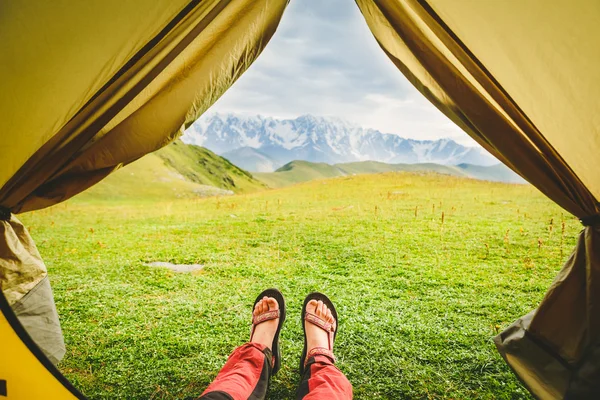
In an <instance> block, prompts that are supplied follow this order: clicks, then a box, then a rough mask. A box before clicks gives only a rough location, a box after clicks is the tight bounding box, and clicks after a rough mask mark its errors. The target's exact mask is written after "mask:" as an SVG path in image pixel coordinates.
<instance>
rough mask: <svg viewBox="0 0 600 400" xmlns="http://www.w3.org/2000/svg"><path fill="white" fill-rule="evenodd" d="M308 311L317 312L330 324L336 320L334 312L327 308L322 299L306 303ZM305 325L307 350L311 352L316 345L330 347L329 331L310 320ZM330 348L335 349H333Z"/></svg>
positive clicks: (317, 314) (316, 313)
mask: <svg viewBox="0 0 600 400" xmlns="http://www.w3.org/2000/svg"><path fill="white" fill-rule="evenodd" d="M306 311H307V312H310V313H313V314H315V315H316V316H317V317H319V318H321V319H322V320H323V321H326V322H328V323H330V324H333V323H334V322H335V319H334V318H333V314H331V310H330V309H329V308H327V306H326V305H325V304H323V302H322V301H321V300H319V301H316V300H311V301H309V302H308V304H307V305H306ZM305 327H306V346H307V348H306V351H307V352H310V351H311V350H312V349H314V348H315V347H324V348H326V349H329V337H328V336H327V332H325V331H324V330H323V329H321V328H319V327H318V326H316V325H314V324H312V323H310V322H308V321H306V324H305ZM330 350H332V351H333V349H330Z"/></svg>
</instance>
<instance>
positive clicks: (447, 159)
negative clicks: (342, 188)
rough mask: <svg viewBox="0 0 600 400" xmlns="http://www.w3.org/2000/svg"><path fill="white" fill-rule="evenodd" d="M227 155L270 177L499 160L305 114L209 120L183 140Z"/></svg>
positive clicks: (224, 116) (191, 129) (477, 150)
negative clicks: (296, 170)
mask: <svg viewBox="0 0 600 400" xmlns="http://www.w3.org/2000/svg"><path fill="white" fill-rule="evenodd" d="M182 140H183V141H184V142H185V143H189V144H195V145H198V146H203V147H206V148H208V149H209V150H212V151H214V152H215V153H217V154H220V155H224V156H226V158H228V159H229V160H231V161H232V162H233V163H234V164H236V165H239V166H241V167H242V168H245V169H248V170H250V171H261V172H269V171H273V170H275V169H277V168H278V167H279V166H281V165H283V164H286V163H288V162H290V161H293V160H306V161H313V162H326V163H329V164H335V163H342V162H352V161H366V160H373V161H381V162H385V163H425V162H430V163H437V164H445V165H458V164H462V163H468V164H475V165H482V166H489V165H493V164H497V163H498V161H497V160H496V159H495V158H494V157H492V156H491V155H490V154H488V153H487V152H486V151H485V150H483V149H482V148H479V147H466V146H462V145H460V144H458V143H456V142H454V141H453V140H450V139H439V140H413V139H404V138H402V137H401V136H399V135H396V134H389V133H382V132H380V131H378V130H374V129H368V128H363V127H360V126H358V125H355V124H352V123H349V122H347V121H344V120H341V119H339V118H329V117H327V118H325V117H316V116H313V115H303V116H301V117H298V118H296V119H283V120H279V119H274V118H270V117H267V118H265V117H261V116H254V117H243V116H239V115H235V114H209V115H204V116H203V117H202V118H200V119H199V120H198V121H196V122H195V123H194V124H193V125H192V126H190V127H189V128H188V129H187V131H186V132H185V134H184V135H183V137H182Z"/></svg>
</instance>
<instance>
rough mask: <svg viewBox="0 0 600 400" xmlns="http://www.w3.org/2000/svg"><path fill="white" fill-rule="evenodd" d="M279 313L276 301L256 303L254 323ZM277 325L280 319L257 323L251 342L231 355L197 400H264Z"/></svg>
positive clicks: (268, 300) (269, 299)
mask: <svg viewBox="0 0 600 400" xmlns="http://www.w3.org/2000/svg"><path fill="white" fill-rule="evenodd" d="M278 309H279V304H278V303H277V301H276V300H275V299H273V298H271V297H264V298H263V299H262V300H260V301H258V302H257V303H256V306H255V307H254V311H253V319H256V318H258V317H260V316H261V315H267V313H269V312H272V311H273V310H278ZM278 324H279V318H273V319H269V320H260V322H258V323H256V324H255V327H254V330H253V332H252V334H251V337H250V342H249V343H246V344H244V345H243V346H240V347H238V348H237V349H235V350H234V351H233V353H232V354H231V355H230V356H229V358H228V359H227V362H226V363H225V365H224V366H223V368H222V369H221V371H220V372H219V374H218V375H217V377H216V378H215V380H214V381H213V382H212V383H211V384H210V385H209V386H208V388H206V390H205V391H204V393H202V395H201V396H200V399H203V400H232V399H233V400H247V399H251V400H260V399H264V398H265V396H266V394H267V388H268V385H269V378H270V377H271V372H272V369H273V355H272V353H271V346H272V344H273V339H274V337H275V333H276V331H277V326H278Z"/></svg>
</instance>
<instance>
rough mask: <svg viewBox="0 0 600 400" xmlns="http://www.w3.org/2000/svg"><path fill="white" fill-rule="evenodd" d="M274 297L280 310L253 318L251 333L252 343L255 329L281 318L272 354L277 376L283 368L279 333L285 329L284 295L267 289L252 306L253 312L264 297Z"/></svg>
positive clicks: (273, 373) (273, 371)
mask: <svg viewBox="0 0 600 400" xmlns="http://www.w3.org/2000/svg"><path fill="white" fill-rule="evenodd" d="M265 296H266V297H272V298H274V299H275V300H277V304H279V309H278V310H269V311H267V312H264V313H262V314H259V315H257V316H252V330H251V331H250V341H252V337H253V336H254V328H256V326H257V325H259V324H262V323H263V322H266V321H271V320H273V319H277V318H279V324H278V325H277V331H276V332H275V337H274V338H273V344H272V345H271V352H272V354H273V370H272V372H271V375H275V374H276V373H277V372H278V371H279V369H280V368H281V347H279V333H280V332H281V328H282V327H283V322H284V321H285V300H284V298H283V294H281V292H280V291H279V290H277V289H267V290H265V291H263V292H262V293H261V294H259V295H258V297H257V298H256V300H254V305H253V306H252V310H254V307H255V306H256V303H258V302H259V301H261V300H262V299H263V297H265Z"/></svg>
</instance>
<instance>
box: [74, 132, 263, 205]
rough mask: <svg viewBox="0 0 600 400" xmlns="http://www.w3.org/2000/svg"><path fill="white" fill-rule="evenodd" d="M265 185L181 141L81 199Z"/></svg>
mask: <svg viewBox="0 0 600 400" xmlns="http://www.w3.org/2000/svg"><path fill="white" fill-rule="evenodd" d="M262 188H264V184H263V183H261V182H259V181H257V180H256V179H254V177H253V176H252V175H251V174H250V173H248V172H246V171H244V170H242V169H240V168H238V167H236V166H235V165H233V164H232V163H231V162H229V161H228V160H226V159H224V158H223V157H220V156H218V155H216V154H215V153H213V152H212V151H210V150H207V149H205V148H202V147H198V146H194V145H187V144H185V143H183V142H181V141H180V140H177V141H175V142H173V143H172V144H170V145H168V146H166V147H164V148H162V149H160V150H158V151H156V152H154V153H152V154H148V155H146V156H144V157H142V158H141V159H139V160H137V161H135V162H133V163H131V164H129V165H127V166H125V167H123V168H121V169H119V170H118V171H116V172H114V173H113V174H111V175H109V176H108V177H107V178H106V179H104V180H103V181H102V182H100V183H99V184H97V185H95V186H93V187H92V188H90V189H89V190H87V191H85V192H83V193H81V194H80V195H78V196H77V198H78V199H80V200H86V201H88V200H116V199H126V198H127V199H136V200H142V199H143V200H156V199H168V198H197V197H207V196H216V195H229V194H234V193H246V192H252V191H255V190H258V189H262Z"/></svg>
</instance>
